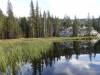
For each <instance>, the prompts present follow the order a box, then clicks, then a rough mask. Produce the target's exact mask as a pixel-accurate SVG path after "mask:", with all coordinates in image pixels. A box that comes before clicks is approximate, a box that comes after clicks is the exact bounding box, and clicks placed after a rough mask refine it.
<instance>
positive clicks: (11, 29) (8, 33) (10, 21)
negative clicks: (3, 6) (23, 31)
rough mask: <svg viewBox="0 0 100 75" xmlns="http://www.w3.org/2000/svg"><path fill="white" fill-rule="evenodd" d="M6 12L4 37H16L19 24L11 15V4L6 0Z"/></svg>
mask: <svg viewBox="0 0 100 75" xmlns="http://www.w3.org/2000/svg"><path fill="white" fill-rule="evenodd" d="M7 13H8V16H7V17H6V21H5V26H4V27H5V38H7V39H11V38H17V37H19V30H20V29H19V25H18V22H17V19H16V18H15V17H14V15H13V11H12V4H11V2H10V1H9V0H8V7H7Z"/></svg>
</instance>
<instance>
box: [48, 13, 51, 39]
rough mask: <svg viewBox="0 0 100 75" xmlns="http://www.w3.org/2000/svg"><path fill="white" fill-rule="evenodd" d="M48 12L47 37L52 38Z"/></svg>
mask: <svg viewBox="0 0 100 75" xmlns="http://www.w3.org/2000/svg"><path fill="white" fill-rule="evenodd" d="M51 19H52V18H51V16H50V12H48V13H47V35H48V37H52V20H51Z"/></svg>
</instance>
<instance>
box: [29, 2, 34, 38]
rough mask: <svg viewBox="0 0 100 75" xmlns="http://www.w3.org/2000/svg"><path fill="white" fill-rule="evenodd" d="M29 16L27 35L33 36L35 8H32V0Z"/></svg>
mask: <svg viewBox="0 0 100 75" xmlns="http://www.w3.org/2000/svg"><path fill="white" fill-rule="evenodd" d="M30 8H31V14H30V15H31V16H30V24H29V27H28V28H29V37H34V30H35V27H34V26H35V10H34V5H33V1H32V0H31V5H30Z"/></svg>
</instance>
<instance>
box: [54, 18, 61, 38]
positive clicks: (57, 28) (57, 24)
mask: <svg viewBox="0 0 100 75" xmlns="http://www.w3.org/2000/svg"><path fill="white" fill-rule="evenodd" d="M60 26H61V22H60V20H59V18H57V17H55V18H54V24H53V36H59V32H60Z"/></svg>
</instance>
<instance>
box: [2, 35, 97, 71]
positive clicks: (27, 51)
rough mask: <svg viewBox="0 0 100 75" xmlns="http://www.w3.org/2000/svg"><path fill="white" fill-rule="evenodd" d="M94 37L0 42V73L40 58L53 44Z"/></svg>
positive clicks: (22, 39)
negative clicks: (21, 63) (8, 67)
mask: <svg viewBox="0 0 100 75" xmlns="http://www.w3.org/2000/svg"><path fill="white" fill-rule="evenodd" d="M90 39H97V38H96V37H93V36H91V37H51V38H28V39H24V38H20V39H12V40H0V71H2V72H5V71H6V68H7V66H10V68H11V70H12V71H13V69H14V68H13V67H14V66H17V64H18V63H20V62H30V61H31V60H34V58H39V57H41V52H46V51H48V50H49V49H50V48H52V43H53V42H65V41H73V40H78V41H80V40H90Z"/></svg>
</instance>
